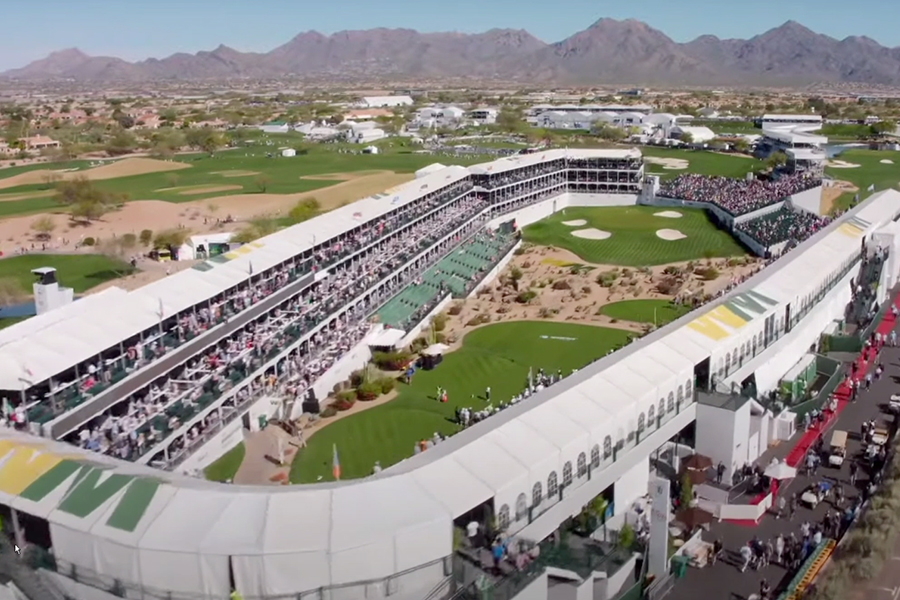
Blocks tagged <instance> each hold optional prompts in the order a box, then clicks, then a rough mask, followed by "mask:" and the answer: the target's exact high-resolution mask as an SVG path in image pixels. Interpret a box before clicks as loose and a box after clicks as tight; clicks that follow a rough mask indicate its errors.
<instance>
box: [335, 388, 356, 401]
mask: <svg viewBox="0 0 900 600" xmlns="http://www.w3.org/2000/svg"><path fill="white" fill-rule="evenodd" d="M337 399H338V400H346V401H347V402H354V401H355V400H356V390H341V391H340V392H338V393H337Z"/></svg>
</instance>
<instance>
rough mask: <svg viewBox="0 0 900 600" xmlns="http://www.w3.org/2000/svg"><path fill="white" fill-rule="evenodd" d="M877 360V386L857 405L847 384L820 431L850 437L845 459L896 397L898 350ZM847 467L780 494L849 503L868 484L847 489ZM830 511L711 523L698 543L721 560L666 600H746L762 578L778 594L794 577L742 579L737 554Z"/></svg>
mask: <svg viewBox="0 0 900 600" xmlns="http://www.w3.org/2000/svg"><path fill="white" fill-rule="evenodd" d="M896 326H897V323H896V322H895V320H894V318H893V316H892V315H891V314H890V313H888V316H887V318H886V319H885V321H884V322H882V324H881V325H880V326H879V331H882V332H884V331H890V330H891V329H892V328H895V327H896ZM870 358H871V357H870ZM880 358H881V362H882V364H883V365H884V367H885V373H884V376H882V378H881V379H880V380H879V381H876V382H873V383H872V389H871V390H870V391H868V392H865V391H861V392H860V393H859V395H858V399H857V400H856V402H850V401H849V400H848V398H847V396H848V393H847V389H846V384H842V385H841V386H840V388H839V391H840V393H841V397H840V399H839V407H838V415H837V417H836V418H835V419H833V420H832V421H831V423H829V424H828V426H827V429H826V431H825V434H826V435H827V434H828V433H830V432H831V431H833V430H834V429H842V430H844V431H847V432H848V433H849V435H848V442H847V456H848V458H849V457H853V456H856V455H858V454H859V453H860V452H861V450H862V444H861V440H860V434H859V431H860V427H861V425H862V423H863V422H864V421H868V420H870V419H876V421H877V420H879V419H881V418H883V415H882V414H881V403H885V402H887V400H888V399H889V398H890V396H891V394H892V393H894V392H895V391H896V382H897V381H900V347H898V348H884V349H883V350H882V353H881V357H880ZM872 362H873V361H871V360H870V361H868V366H869V367H872ZM817 433H818V432H817ZM810 439H812V441H813V442H814V436H813V435H812V434H810V433H806V432H801V433H798V434H797V435H796V436H794V438H793V439H792V440H791V441H789V442H782V443H781V444H780V445H779V446H776V447H775V448H774V449H772V450H770V451H769V452H767V453H766V454H765V455H764V458H763V459H761V460H764V461H765V462H766V463H767V462H768V461H770V460H771V458H772V457H773V456H775V457H778V458H782V457H789V460H795V459H796V458H797V457H798V456H799V457H801V458H802V456H803V454H805V452H806V450H805V448H808V447H809V445H810V444H811V443H812V442H811V441H810ZM826 441H827V440H826ZM798 446H800V447H803V448H804V449H803V450H802V451H800V450H796V451H795V448H797V447H798ZM850 463H851V461H850V460H846V461H844V464H843V466H842V467H841V468H840V469H837V468H833V467H823V468H821V469H820V470H819V473H818V476H817V477H815V478H809V477H806V476H803V475H798V477H797V478H796V479H794V480H791V481H788V482H785V487H784V488H783V492H787V493H788V494H793V493H801V492H802V491H803V490H804V489H805V488H806V487H807V486H809V485H810V484H812V483H814V482H818V481H822V480H823V479H824V480H831V481H837V482H840V483H841V484H842V485H843V488H844V495H845V497H847V498H853V497H855V496H856V495H858V494H859V493H860V491H861V490H862V489H863V485H865V484H866V483H867V479H868V476H867V474H866V472H865V469H864V468H861V469H860V472H859V476H858V478H857V485H856V487H855V488H853V489H852V488H851V486H850V484H849V477H850V476H849V473H850V469H849V465H850ZM830 510H834V507H833V506H832V505H831V504H830V503H828V502H823V503H820V504H819V506H818V507H816V508H815V509H810V508H808V507H805V506H801V507H800V508H799V509H798V510H797V513H796V514H795V515H794V518H793V519H792V520H788V519H781V520H779V519H776V518H775V517H774V516H772V515H770V514H767V515H766V516H764V517H763V518H762V519H761V520H760V522H759V524H758V525H756V526H755V527H748V526H747V525H746V524H739V523H729V522H727V521H723V522H718V523H713V524H712V525H711V526H710V531H708V532H704V534H703V539H704V540H706V541H712V540H714V539H717V538H718V539H720V540H721V541H722V543H723V545H724V548H725V554H726V557H725V559H724V560H722V561H720V562H719V563H717V564H716V565H715V566H714V567H704V568H702V569H695V568H689V569H688V572H687V575H686V576H685V578H684V579H682V580H680V581H678V582H677V584H676V585H675V588H674V589H673V590H672V592H671V593H670V594H669V595H668V596H667V600H696V599H697V598H703V597H704V596H705V595H707V596H708V595H709V592H710V591H713V590H714V591H715V592H716V593H717V594H716V597H717V598H727V599H729V600H746V599H747V598H748V597H749V596H750V594H758V593H759V584H760V581H761V580H762V579H763V578H764V577H765V578H766V579H767V580H768V581H769V583H770V585H772V587H773V590H774V591H780V590H781V588H782V587H783V586H786V585H787V584H788V583H789V582H790V579H791V577H792V576H793V573H790V574H789V573H788V572H787V571H786V570H785V569H784V568H782V567H780V566H775V565H770V566H768V567H766V568H765V569H763V570H761V571H759V572H755V571H747V572H746V573H741V572H740V571H739V570H738V568H737V567H736V566H735V565H737V564H739V562H740V558H739V555H738V551H739V549H740V548H741V546H743V545H744V544H746V543H747V542H748V541H749V540H750V539H751V538H752V537H753V536H758V537H759V539H761V540H763V541H765V540H767V539H774V538H775V537H777V536H778V534H779V533H781V534H783V535H788V534H789V533H791V532H795V533H797V535H798V536H799V528H800V524H801V523H803V522H804V521H808V522H810V523H811V524H812V523H816V522H821V520H822V518H823V516H824V515H825V513H826V512H828V511H830ZM898 572H900V569H898ZM892 577H893V579H892V581H895V582H896V583H893V584H891V585H900V575H896V576H893V575H892ZM885 587H891V586H885ZM720 592H723V593H724V592H727V593H728V595H724V594H720ZM898 596H900V594H897V595H895V596H894V597H893V598H891V599H888V598H886V597H885V599H884V600H897V598H898ZM872 600H882V598H881V597H878V598H874V597H873V598H872Z"/></svg>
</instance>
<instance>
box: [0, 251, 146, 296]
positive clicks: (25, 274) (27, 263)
mask: <svg viewBox="0 0 900 600" xmlns="http://www.w3.org/2000/svg"><path fill="white" fill-rule="evenodd" d="M40 267H54V268H56V276H57V279H58V280H59V283H60V285H62V286H64V287H70V288H72V289H73V290H75V293H76V294H81V293H83V292H86V291H87V290H89V289H91V288H92V287H95V286H98V285H100V284H101V283H105V282H107V281H110V280H113V279H118V278H119V277H124V276H125V275H128V274H130V273H131V272H132V268H131V265H129V264H127V263H124V262H122V261H118V260H113V259H112V258H109V257H107V256H103V255H102V254H25V255H23V256H13V257H11V258H4V259H3V260H0V279H7V278H9V279H12V280H14V281H15V282H16V283H18V284H19V287H20V288H21V289H22V293H24V294H27V295H29V296H30V295H31V293H32V287H31V286H32V284H33V283H34V275H32V274H31V270H32V269H38V268H40Z"/></svg>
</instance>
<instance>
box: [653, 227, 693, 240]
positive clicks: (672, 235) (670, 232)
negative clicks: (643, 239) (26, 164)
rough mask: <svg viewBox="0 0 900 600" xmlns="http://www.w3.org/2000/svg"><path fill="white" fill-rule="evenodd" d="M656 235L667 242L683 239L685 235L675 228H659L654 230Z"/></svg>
mask: <svg viewBox="0 0 900 600" xmlns="http://www.w3.org/2000/svg"><path fill="white" fill-rule="evenodd" d="M656 237H658V238H659V239H661V240H666V241H667V242H674V241H677V240H683V239H685V238H686V237H687V236H686V235H684V234H683V233H681V232H680V231H678V230H677V229H660V230H659V231H657V232H656Z"/></svg>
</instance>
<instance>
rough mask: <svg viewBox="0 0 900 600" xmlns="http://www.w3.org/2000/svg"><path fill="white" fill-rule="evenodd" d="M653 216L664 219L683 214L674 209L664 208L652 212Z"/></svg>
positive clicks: (678, 217)
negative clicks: (660, 210)
mask: <svg viewBox="0 0 900 600" xmlns="http://www.w3.org/2000/svg"><path fill="white" fill-rule="evenodd" d="M653 216H654V217H662V218H664V219H680V218H681V217H682V216H683V215H682V214H681V213H680V212H677V211H674V210H664V211H662V212H658V213H653Z"/></svg>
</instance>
